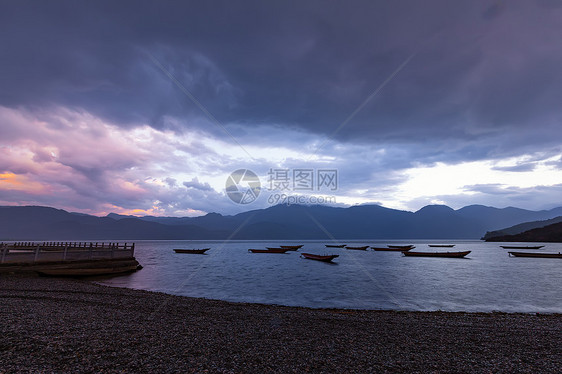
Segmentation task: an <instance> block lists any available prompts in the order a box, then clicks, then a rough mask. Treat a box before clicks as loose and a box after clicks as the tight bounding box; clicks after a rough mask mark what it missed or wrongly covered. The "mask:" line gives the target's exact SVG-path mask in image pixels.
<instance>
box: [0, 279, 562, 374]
mask: <svg viewBox="0 0 562 374" xmlns="http://www.w3.org/2000/svg"><path fill="white" fill-rule="evenodd" d="M0 299H1V307H0V334H1V338H0V372H1V373H21V372H33V373H70V372H72V373H76V372H80V373H155V372H158V373H174V372H193V373H200V372H211V373H246V372H250V373H265V372H278V373H303V372H326V373H342V372H349V373H353V372H357V373H359V372H361V373H364V372H377V373H378V372H388V373H401V372H403V373H473V372H482V373H489V372H494V373H498V372H501V373H537V372H544V373H554V372H560V368H562V315H560V314H546V315H542V314H541V315H537V314H506V313H449V312H400V311H364V310H337V309H308V308H296V307H284V306H272V305H261V304H245V303H230V302H225V301H217V300H207V299H195V298H188V297H181V296H172V295H167V294H162V293H155V292H147V291H141V290H132V289H124V288H113V287H107V286H101V285H98V284H95V283H93V282H90V281H86V280H76V279H63V278H48V277H39V276H36V275H34V274H25V275H22V274H20V275H13V274H11V275H10V274H1V275H0Z"/></svg>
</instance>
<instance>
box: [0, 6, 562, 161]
mask: <svg viewBox="0 0 562 374" xmlns="http://www.w3.org/2000/svg"><path fill="white" fill-rule="evenodd" d="M547 3H548V4H550V3H552V2H544V1H543V2H541V3H539V4H541V5H545V4H547ZM0 17H1V18H0V21H1V22H0V24H1V26H0V30H1V33H0V35H2V36H0V39H1V40H0V41H1V43H2V46H3V58H2V59H1V60H0V61H1V62H0V82H1V84H0V87H2V88H1V89H0V105H4V106H9V107H18V106H26V107H29V108H45V107H48V106H49V105H55V104H56V105H63V106H68V107H72V108H83V109H85V110H87V111H89V112H91V113H93V114H94V115H97V116H100V117H102V118H106V119H110V120H111V121H113V122H115V123H117V124H120V125H123V126H126V125H137V124H139V123H148V124H150V125H151V126H153V127H156V128H172V129H175V130H176V131H179V130H180V129H181V128H182V127H187V128H193V127H199V128H205V129H206V130H208V131H211V132H213V133H215V134H216V135H217V136H221V137H223V136H225V135H224V134H223V133H222V132H221V130H220V129H219V128H216V127H214V125H212V123H211V121H210V120H209V119H208V118H206V117H205V116H204V115H203V113H202V112H201V110H200V108H198V107H197V106H196V105H194V103H193V102H192V101H191V100H190V99H189V98H188V97H186V95H184V93H182V92H181V90H180V89H179V88H178V87H177V86H176V85H175V84H174V83H173V82H172V81H171V80H170V79H169V78H168V77H167V76H166V75H165V73H163V72H162V71H161V69H160V68H159V67H158V65H157V64H155V63H154V62H153V60H152V57H154V58H155V59H156V60H157V61H159V63H161V64H162V66H163V67H164V68H165V69H166V70H167V71H169V73H171V74H172V75H173V76H174V77H175V78H177V80H178V82H180V83H181V85H183V86H184V87H185V88H186V89H187V90H189V91H190V92H191V93H192V94H193V95H194V96H195V97H196V98H197V99H198V100H199V101H200V103H201V104H202V105H204V106H205V107H206V108H207V109H208V110H209V112H211V113H213V115H214V116H215V117H216V118H217V119H218V120H219V121H221V122H222V123H225V124H230V123H236V124H238V125H240V126H245V127H253V126H257V125H264V124H265V125H272V124H273V125H278V126H284V127H291V126H292V127H297V128H301V129H303V130H305V131H306V132H308V133H312V134H331V133H332V132H333V131H334V130H335V128H336V127H337V126H338V125H340V124H341V123H342V122H343V121H344V120H345V119H346V118H347V117H348V116H349V115H350V114H351V113H352V112H353V111H354V110H355V109H356V108H357V107H358V106H359V105H360V104H361V103H362V102H363V101H364V100H365V98H367V97H368V96H369V95H370V94H371V93H373V92H374V91H375V90H376V88H377V87H379V86H380V85H381V84H382V83H383V82H384V81H385V80H386V79H387V78H388V77H389V76H391V74H392V73H393V72H394V71H395V70H396V68H397V67H398V66H400V64H402V63H403V62H404V61H406V59H407V58H408V57H409V56H411V55H412V54H414V57H413V58H412V60H411V61H410V62H409V63H408V64H407V65H406V66H405V67H404V68H403V69H402V70H401V71H400V72H399V73H398V74H397V75H396V76H395V77H394V78H393V79H392V80H391V81H390V82H389V83H388V84H387V85H386V86H385V87H384V89H383V90H381V92H380V93H378V94H377V95H376V96H375V97H373V98H372V100H371V101H370V102H368V103H367V105H366V106H365V107H364V108H363V109H362V110H361V111H360V112H359V113H357V115H356V116H355V117H354V118H353V119H352V120H351V121H350V122H349V124H348V125H346V126H345V128H343V129H342V130H341V131H339V132H338V134H337V137H336V138H337V139H336V140H338V141H375V140H379V141H380V140H386V141H411V142H419V141H426V140H428V141H431V140H440V141H449V142H459V141H464V140H465V139H468V140H470V139H474V140H483V139H486V137H488V136H491V135H496V136H499V135H507V136H506V139H505V140H504V143H506V144H510V143H511V142H513V143H517V141H518V139H520V138H519V137H518V134H519V132H520V131H522V130H523V131H524V129H525V128H533V129H534V131H535V132H536V133H538V134H539V136H538V137H540V136H544V133H541V131H540V129H541V128H542V127H543V125H546V123H552V122H555V123H559V121H560V114H559V111H558V105H559V102H558V98H559V97H560V96H561V95H562V78H560V77H562V47H560V44H559V43H558V39H559V35H560V34H561V33H562V22H560V21H561V20H562V15H561V13H560V11H557V10H545V8H544V7H542V6H537V5H533V4H530V3H525V2H496V3H492V4H490V3H489V2H484V1H475V2H466V3H458V2H455V3H452V2H447V1H434V2H431V3H419V2H414V1H406V2H399V3H395V2H392V3H389V2H370V1H365V2H364V1H354V2H353V4H347V3H336V2H330V3H325V2H306V3H301V2H275V3H272V2H268V3H263V2H252V1H247V2H243V3H239V2H237V3H233V2H204V3H201V2H158V3H156V2H143V1H141V2H138V1H135V2H126V1H125V2H117V3H114V2H105V1H102V2H90V3H87V4H82V3H80V4H78V3H75V2H71V1H58V2H48V3H39V4H37V3H33V4H31V3H20V2H14V3H11V4H7V5H5V6H4V11H3V12H2V15H1V16H0ZM151 56H152V57H151ZM174 118H175V119H176V120H171V119H174ZM177 119H179V121H178V120H177ZM537 130H538V131H537ZM497 132H500V134H498V133H497ZM551 139H553V138H552V137H551V138H549V139H548V140H545V139H542V141H543V143H544V142H546V143H549V142H554V141H553V140H551ZM490 146H491V145H490ZM507 149H509V147H508V148H507ZM481 156H483V155H481Z"/></svg>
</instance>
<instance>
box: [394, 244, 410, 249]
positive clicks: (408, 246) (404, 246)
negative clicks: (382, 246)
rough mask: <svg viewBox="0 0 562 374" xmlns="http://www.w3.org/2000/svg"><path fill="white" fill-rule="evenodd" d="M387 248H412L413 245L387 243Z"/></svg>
mask: <svg viewBox="0 0 562 374" xmlns="http://www.w3.org/2000/svg"><path fill="white" fill-rule="evenodd" d="M387 247H388V248H397V249H414V248H416V247H415V246H413V245H411V244H408V245H387Z"/></svg>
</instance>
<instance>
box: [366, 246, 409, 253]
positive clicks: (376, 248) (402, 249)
mask: <svg viewBox="0 0 562 374" xmlns="http://www.w3.org/2000/svg"><path fill="white" fill-rule="evenodd" d="M371 248H372V249H374V250H375V251H391V252H404V251H409V250H410V249H412V248H388V247H371Z"/></svg>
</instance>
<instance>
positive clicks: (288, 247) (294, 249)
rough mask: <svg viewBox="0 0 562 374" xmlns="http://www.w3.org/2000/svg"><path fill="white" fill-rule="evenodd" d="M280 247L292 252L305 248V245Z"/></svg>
mask: <svg viewBox="0 0 562 374" xmlns="http://www.w3.org/2000/svg"><path fill="white" fill-rule="evenodd" d="M279 247H281V248H283V249H288V250H290V251H296V250H297V249H301V248H302V247H303V244H301V245H280V246H279Z"/></svg>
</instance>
